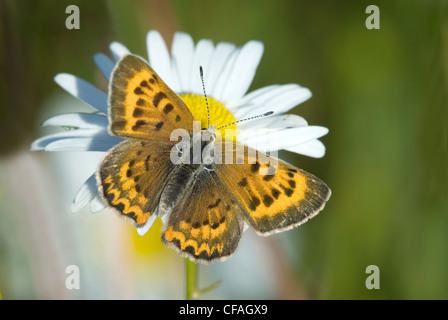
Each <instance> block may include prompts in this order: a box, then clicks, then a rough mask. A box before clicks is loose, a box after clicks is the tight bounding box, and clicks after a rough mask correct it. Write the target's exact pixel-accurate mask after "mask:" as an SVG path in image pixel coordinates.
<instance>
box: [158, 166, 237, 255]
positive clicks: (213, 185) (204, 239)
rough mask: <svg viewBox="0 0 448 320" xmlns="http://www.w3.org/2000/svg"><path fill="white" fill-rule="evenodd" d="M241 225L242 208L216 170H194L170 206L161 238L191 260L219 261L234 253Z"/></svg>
mask: <svg viewBox="0 0 448 320" xmlns="http://www.w3.org/2000/svg"><path fill="white" fill-rule="evenodd" d="M243 226H244V222H243V219H242V210H241V208H240V207H239V205H238V204H237V203H236V202H235V200H233V198H232V195H231V194H230V193H229V192H228V190H227V188H226V187H225V186H224V185H223V183H222V181H221V180H220V179H219V178H218V177H217V175H216V172H215V171H213V170H207V169H202V170H201V169H198V170H197V172H196V174H195V175H194V178H193V182H192V184H191V187H189V188H186V193H185V194H184V196H183V197H182V198H181V199H180V201H179V202H178V203H177V205H176V206H175V207H174V208H173V210H172V212H171V215H170V218H169V221H168V227H167V229H166V230H165V232H164V233H163V234H162V241H163V242H164V243H165V244H167V245H168V246H170V247H173V248H174V249H176V250H177V251H178V252H180V253H181V254H182V255H184V256H188V257H189V258H191V259H193V260H198V261H201V262H210V261H213V260H223V259H225V258H227V257H229V256H230V255H232V254H233V253H234V252H235V250H236V248H237V246H238V243H239V241H240V238H241V235H242V232H243Z"/></svg>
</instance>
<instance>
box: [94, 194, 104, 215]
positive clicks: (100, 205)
mask: <svg viewBox="0 0 448 320" xmlns="http://www.w3.org/2000/svg"><path fill="white" fill-rule="evenodd" d="M104 209H106V204H105V203H104V201H103V200H102V199H101V197H100V195H99V193H98V194H96V195H95V197H94V198H93V200H92V201H91V202H90V212H93V213H95V212H99V211H101V210H104Z"/></svg>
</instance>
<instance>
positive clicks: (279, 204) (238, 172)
mask: <svg viewBox="0 0 448 320" xmlns="http://www.w3.org/2000/svg"><path fill="white" fill-rule="evenodd" d="M217 148H222V150H223V154H224V153H225V152H226V151H225V150H226V148H227V150H228V149H229V148H228V144H227V147H226V144H223V145H222V146H221V147H219V146H217ZM239 148H241V149H242V150H244V153H242V154H241V155H236V157H234V160H235V162H234V163H233V164H227V163H223V164H221V165H216V172H217V174H218V176H219V178H220V179H221V180H222V181H223V183H224V184H225V186H226V187H227V188H228V189H229V190H230V191H231V193H232V196H233V197H234V199H235V200H236V201H237V203H238V204H239V205H240V206H241V208H242V209H243V212H244V217H245V220H246V221H247V222H248V223H249V224H250V225H251V226H252V227H253V228H254V230H255V231H256V232H257V233H259V234H262V235H267V234H271V233H273V232H278V231H282V230H285V229H288V228H291V227H293V226H296V225H299V224H301V223H303V222H305V221H306V220H308V219H309V218H311V217H313V216H314V215H316V214H317V213H318V212H319V211H320V210H322V209H323V207H324V205H325V202H326V201H327V200H328V198H329V197H330V194H331V191H330V189H329V188H328V187H327V185H326V184H325V183H324V182H322V181H321V180H319V179H318V178H316V177H315V176H313V175H312V174H310V173H307V172H305V171H303V170H301V169H298V168H296V167H294V166H292V165H289V164H287V163H285V162H283V161H280V160H278V159H276V158H273V157H269V156H268V155H266V154H264V153H261V152H259V151H256V150H254V149H251V148H249V147H247V146H241V145H239ZM231 150H235V151H236V150H238V149H237V144H233V146H232V147H231ZM254 155H255V156H254ZM238 157H240V158H238ZM223 162H224V161H223ZM238 163H241V164H238Z"/></svg>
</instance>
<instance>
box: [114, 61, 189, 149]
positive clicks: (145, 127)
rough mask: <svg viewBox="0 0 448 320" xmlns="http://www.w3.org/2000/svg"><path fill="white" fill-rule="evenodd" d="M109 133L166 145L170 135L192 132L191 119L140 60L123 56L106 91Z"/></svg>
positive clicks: (179, 100) (175, 97) (175, 98)
mask: <svg viewBox="0 0 448 320" xmlns="http://www.w3.org/2000/svg"><path fill="white" fill-rule="evenodd" d="M109 92H110V94H109V106H110V110H109V117H110V119H109V120H110V130H111V131H112V133H114V134H116V135H118V136H120V137H124V138H140V139H147V140H153V141H166V142H169V141H170V135H171V132H172V131H173V130H174V129H176V128H183V129H186V130H188V131H189V132H192V125H193V120H194V118H193V115H192V113H191V111H190V110H189V109H188V107H187V106H186V104H185V103H184V102H183V101H182V99H181V98H180V97H179V96H178V95H177V94H176V93H175V92H173V91H172V90H171V89H170V88H169V87H168V86H167V85H166V84H165V83H164V82H163V80H162V79H160V77H159V76H158V75H157V73H156V72H155V71H154V70H153V69H152V68H151V67H150V66H149V65H148V64H147V63H146V62H145V61H143V60H142V59H140V58H139V57H137V56H134V55H129V54H128V55H125V56H124V57H123V58H121V60H120V61H119V62H118V63H117V66H116V67H115V69H114V71H113V72H112V75H111V79H110V88H109Z"/></svg>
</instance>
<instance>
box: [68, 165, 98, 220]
mask: <svg viewBox="0 0 448 320" xmlns="http://www.w3.org/2000/svg"><path fill="white" fill-rule="evenodd" d="M96 194H98V188H97V186H96V178H95V174H92V175H91V176H90V177H89V178H88V179H87V180H86V182H84V184H83V185H82V186H81V188H79V190H78V193H77V194H76V196H75V199H74V200H73V203H72V205H71V211H72V212H78V211H79V210H81V208H82V207H84V206H85V205H86V204H87V203H89V201H90V200H92V199H93V198H94V197H95V195H96Z"/></svg>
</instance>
